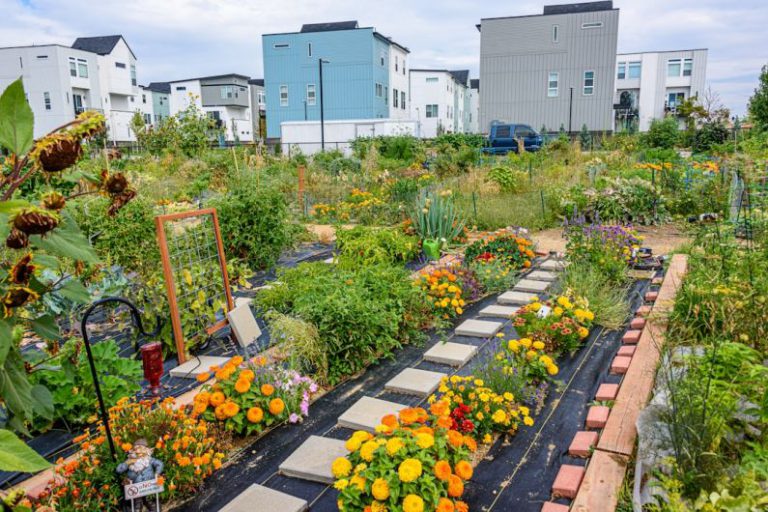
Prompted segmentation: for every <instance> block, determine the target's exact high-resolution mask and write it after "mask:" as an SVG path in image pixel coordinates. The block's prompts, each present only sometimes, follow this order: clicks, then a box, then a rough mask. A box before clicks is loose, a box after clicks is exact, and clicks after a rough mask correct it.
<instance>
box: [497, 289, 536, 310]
mask: <svg viewBox="0 0 768 512" xmlns="http://www.w3.org/2000/svg"><path fill="white" fill-rule="evenodd" d="M534 297H536V294H535V293H526V292H518V291H514V290H513V291H509V292H504V293H502V294H501V295H499V296H498V297H497V298H496V301H497V302H498V303H499V304H507V305H519V306H524V305H526V304H530V302H531V301H532V300H533V298H534Z"/></svg>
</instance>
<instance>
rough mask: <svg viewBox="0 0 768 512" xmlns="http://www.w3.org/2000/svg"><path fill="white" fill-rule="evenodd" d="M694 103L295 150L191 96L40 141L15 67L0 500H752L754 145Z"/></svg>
mask: <svg viewBox="0 0 768 512" xmlns="http://www.w3.org/2000/svg"><path fill="white" fill-rule="evenodd" d="M694 111H695V112H698V113H699V114H701V109H699V110H695V109H694ZM688 121H689V122H687V123H685V126H687V128H686V129H678V120H677V119H672V118H668V119H665V120H661V121H656V122H654V124H653V126H652V128H651V130H650V132H648V133H646V134H641V135H638V134H617V135H613V136H605V137H592V136H590V135H589V133H588V132H586V130H585V131H584V133H583V134H582V135H581V136H580V137H577V138H576V139H575V140H570V139H568V138H567V137H566V136H565V135H564V134H563V135H560V136H555V137H551V138H550V140H549V141H548V142H547V144H546V146H545V147H544V148H543V149H542V150H541V151H539V152H536V153H522V154H510V155H508V156H493V157H490V156H485V155H483V154H482V152H481V147H482V144H483V141H482V138H481V137H478V136H471V135H462V134H445V135H441V136H440V137H438V138H437V139H434V140H431V141H422V140H418V139H415V138H412V137H408V136H393V137H380V138H372V139H358V140H357V141H355V143H354V147H353V152H352V154H350V155H345V154H342V153H340V152H335V151H330V152H325V153H318V154H316V155H313V156H306V155H302V154H293V155H290V156H287V155H282V154H278V153H276V152H275V151H271V150H267V149H266V148H263V147H235V148H211V147H210V144H209V142H210V141H209V136H211V133H210V126H209V123H208V120H207V119H206V118H205V116H204V115H203V114H202V113H200V112H194V111H190V112H186V113H185V115H184V116H183V118H180V119H175V120H174V121H173V122H171V123H170V124H169V125H167V126H165V127H164V128H163V129H162V130H156V131H155V132H142V133H140V134H139V137H138V139H139V145H138V146H137V148H133V149H132V150H130V151H128V150H126V151H125V152H124V154H120V152H117V151H114V150H107V149H106V148H105V143H104V119H103V117H101V116H100V115H99V114H97V113H90V112H87V113H85V114H82V115H81V116H79V117H78V118H77V119H76V120H75V121H73V122H71V123H68V124H66V125H64V126H62V127H60V128H59V129H57V130H54V132H52V133H51V134H49V135H46V136H45V137H42V138H40V139H37V140H33V136H32V133H33V131H32V127H33V123H34V119H33V117H32V112H31V110H30V109H29V107H28V105H27V104H26V100H25V95H24V91H23V88H22V86H21V82H17V83H15V84H13V85H12V86H10V87H8V88H7V89H6V91H5V93H3V95H2V97H0V145H1V146H2V147H3V150H4V153H5V155H6V156H5V157H4V160H3V162H2V164H1V167H0V169H2V174H0V239H2V240H3V241H4V243H3V244H2V247H0V267H2V269H0V298H1V300H2V318H0V482H2V488H3V489H4V491H2V492H3V494H2V500H3V503H4V505H3V506H4V510H5V509H8V510H12V511H14V512H27V511H29V512H43V511H45V512H51V511H58V512H69V511H75V510H123V507H124V506H125V499H124V496H125V489H124V484H126V483H127V482H128V480H131V481H133V482H137V480H135V479H134V477H135V476H136V475H139V474H142V473H143V472H146V471H148V472H149V477H150V478H149V480H151V481H152V484H153V485H154V486H155V487H153V489H154V490H155V491H156V494H157V500H158V502H160V503H162V507H163V508H164V509H173V510H228V511H230V512H234V511H237V510H245V509H247V507H250V508H254V507H258V506H259V504H260V503H280V505H274V506H275V507H278V506H279V507H280V510H285V511H293V510H296V511H299V510H305V509H307V508H309V509H310V510H318V511H324V510H342V511H348V512H356V511H359V512H384V511H390V512H396V511H403V512H424V511H439V512H453V511H458V512H465V511H467V510H498V511H502V510H521V511H524V510H532V511H533V510H536V511H538V510H549V511H554V512H556V511H558V510H568V509H569V507H573V508H574V509H579V510H581V508H578V507H586V508H583V509H585V510H613V509H616V510H622V511H628V510H651V511H664V512H667V511H669V512H673V511H682V510H704V511H721V510H722V511H726V510H729V511H731V510H744V511H752V510H764V509H765V508H766V507H768V499H767V498H766V496H767V495H768V434H766V427H767V426H768V369H767V368H766V365H765V361H766V358H767V356H766V353H767V351H768V345H767V344H766V341H765V335H766V328H765V326H764V321H763V317H764V313H763V307H764V306H765V304H766V301H768V267H767V266H766V265H768V264H767V263H766V261H768V242H767V240H766V227H767V225H768V224H767V223H768V217H767V216H766V213H768V210H766V208H768V204H766V199H767V198H766V195H765V193H766V187H768V181H767V180H766V178H767V176H766V159H767V158H768V137H766V133H767V132H765V131H760V130H759V129H758V128H757V127H756V128H753V130H752V132H751V133H741V132H738V133H731V132H729V131H728V130H726V129H725V128H724V127H722V120H720V119H719V118H717V117H716V116H715V114H712V115H711V116H709V117H707V116H704V115H703V114H701V115H700V116H699V117H698V118H696V119H694V120H688ZM713 125H717V126H716V127H713ZM721 127H722V129H720V128H721ZM668 225H674V226H676V227H677V229H679V230H680V231H683V232H685V234H686V242H685V243H683V244H681V245H680V246H679V247H677V249H676V250H675V251H674V252H675V253H676V254H675V255H674V256H672V255H671V254H665V255H662V254H655V253H654V252H653V240H650V239H646V238H644V236H643V235H644V233H646V232H649V231H651V232H652V230H653V229H655V228H657V227H659V226H668ZM553 228H557V229H559V230H561V232H562V237H563V240H564V241H565V245H564V246H565V250H564V251H562V252H550V251H549V250H548V249H549V248H547V247H542V246H539V245H538V244H537V242H536V240H537V232H539V231H540V230H543V229H553ZM115 297H118V298H120V300H114V299H113V298H115ZM243 305H244V306H243ZM241 307H244V310H245V311H247V313H248V314H249V315H253V316H254V318H255V319H257V321H258V327H259V328H260V331H263V332H262V333H261V335H260V336H256V337H255V338H254V340H252V343H248V344H241V343H239V341H240V340H239V338H238V336H237V333H236V332H234V331H236V329H235V326H234V325H233V326H232V328H230V322H233V321H234V320H231V318H232V317H228V313H231V312H232V311H233V310H236V309H240V308H241ZM155 342H156V343H155ZM150 345H151V347H150ZM150 349H152V350H154V351H152V350H150ZM208 361H214V364H207V362H208ZM158 362H160V363H161V364H159V366H158ZM649 400H650V405H648V406H647V407H646V403H647V402H648V401H649ZM627 432H629V433H627ZM606 457H607V458H610V460H611V461H612V462H611V463H610V464H607V463H605V460H606ZM606 474H607V475H609V476H608V477H607V478H606V477H605V475H606ZM131 475H134V476H131ZM138 481H141V480H138ZM606 482H608V483H606ZM601 485H607V486H608V487H600V486H601ZM149 498H151V499H149ZM149 498H145V499H144V500H143V502H144V504H145V505H146V506H148V507H150V506H152V505H154V503H155V496H154V495H153V496H150V497H149ZM596 500H597V501H596ZM150 501H151V503H150ZM141 503H142V500H137V501H136V505H139V504H141ZM129 507H130V505H129ZM590 507H591V508H590ZM248 509H249V508H248ZM274 510H278V509H277V508H275V509H274Z"/></svg>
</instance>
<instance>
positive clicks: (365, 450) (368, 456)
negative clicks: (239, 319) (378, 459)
mask: <svg viewBox="0 0 768 512" xmlns="http://www.w3.org/2000/svg"><path fill="white" fill-rule="evenodd" d="M378 447H379V444H378V443H377V442H376V441H366V442H365V444H363V446H362V447H361V448H360V457H361V458H362V459H363V460H364V461H366V462H371V461H372V460H373V452H375V451H376V448H378Z"/></svg>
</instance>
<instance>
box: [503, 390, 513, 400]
mask: <svg viewBox="0 0 768 512" xmlns="http://www.w3.org/2000/svg"><path fill="white" fill-rule="evenodd" d="M514 399H515V395H513V394H512V393H510V392H509V391H507V392H506V393H504V400H506V401H507V402H511V401H512V400H514Z"/></svg>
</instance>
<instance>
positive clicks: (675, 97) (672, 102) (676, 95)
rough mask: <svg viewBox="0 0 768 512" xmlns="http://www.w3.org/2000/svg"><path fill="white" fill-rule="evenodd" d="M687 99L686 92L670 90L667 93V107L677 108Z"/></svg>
mask: <svg viewBox="0 0 768 512" xmlns="http://www.w3.org/2000/svg"><path fill="white" fill-rule="evenodd" d="M684 101H685V93H684V92H670V93H669V94H667V107H669V109H670V110H675V109H676V108H677V107H679V106H680V105H681V104H682V103H683V102H684Z"/></svg>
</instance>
